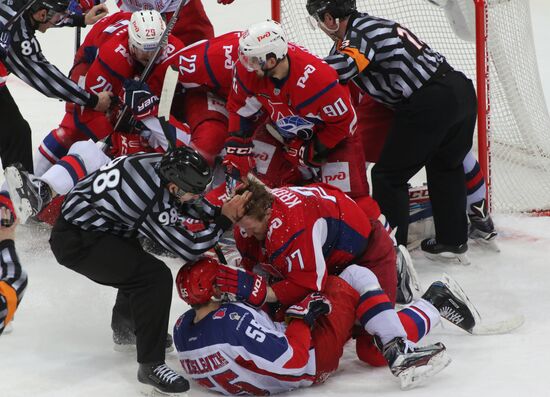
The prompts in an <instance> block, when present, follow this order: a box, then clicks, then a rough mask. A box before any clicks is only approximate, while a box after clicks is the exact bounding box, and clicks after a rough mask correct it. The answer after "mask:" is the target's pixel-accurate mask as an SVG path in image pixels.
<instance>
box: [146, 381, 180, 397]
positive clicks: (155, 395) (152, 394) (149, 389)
mask: <svg viewBox="0 0 550 397" xmlns="http://www.w3.org/2000/svg"><path fill="white" fill-rule="evenodd" d="M139 392H140V394H141V395H142V396H145V397H188V394H187V392H181V393H165V392H162V391H160V390H158V389H157V388H155V387H154V386H150V385H145V384H141V385H140V390H139Z"/></svg>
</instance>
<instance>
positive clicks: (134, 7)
mask: <svg viewBox="0 0 550 397" xmlns="http://www.w3.org/2000/svg"><path fill="white" fill-rule="evenodd" d="M94 1H95V2H98V0H94ZM81 2H82V1H81ZM86 2H87V3H89V2H90V1H89V0H88V1H86ZM99 2H105V0H99ZM180 2H183V4H182V7H181V9H180V13H179V15H178V20H177V22H176V24H175V25H174V29H172V34H173V35H174V36H175V37H177V38H178V39H180V40H181V41H183V42H184V43H185V44H191V43H194V42H196V41H199V40H204V39H211V38H212V37H214V27H213V26H212V22H210V19H209V18H208V16H207V15H206V12H205V11H204V7H203V5H202V2H201V0H181V1H180V0H117V5H118V7H119V8H120V9H121V10H122V11H129V12H135V11H141V10H155V11H158V12H160V13H161V14H163V16H164V18H165V19H166V22H169V21H170V19H171V18H172V15H174V12H175V11H176V9H177V8H178V6H179V4H180ZM232 2H233V0H220V1H218V3H220V4H230V3H232Z"/></svg>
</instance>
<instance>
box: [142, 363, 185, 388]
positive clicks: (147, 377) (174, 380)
mask: <svg viewBox="0 0 550 397" xmlns="http://www.w3.org/2000/svg"><path fill="white" fill-rule="evenodd" d="M137 378H138V380H139V381H140V382H141V383H143V384H144V385H148V386H152V387H153V390H154V391H156V392H158V393H159V394H160V395H162V396H184V395H186V394H185V392H186V391H187V390H189V382H188V381H187V380H186V379H185V378H184V377H183V376H181V375H180V374H178V373H177V372H175V371H174V370H172V369H171V368H170V367H169V366H168V365H166V363H165V362H159V363H150V364H139V370H138V374H137ZM143 390H144V391H146V390H145V389H143ZM147 391H150V390H147ZM147 394H149V395H150V393H147Z"/></svg>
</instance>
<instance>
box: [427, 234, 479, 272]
mask: <svg viewBox="0 0 550 397" xmlns="http://www.w3.org/2000/svg"><path fill="white" fill-rule="evenodd" d="M420 248H421V249H422V251H424V255H425V256H426V257H427V258H428V259H431V260H433V261H440V262H452V263H459V264H461V265H469V264H470V259H468V256H467V255H466V251H468V244H466V243H464V244H460V245H447V244H439V243H438V242H437V241H436V239H434V238H427V239H425V240H423V241H422V243H421V244H420Z"/></svg>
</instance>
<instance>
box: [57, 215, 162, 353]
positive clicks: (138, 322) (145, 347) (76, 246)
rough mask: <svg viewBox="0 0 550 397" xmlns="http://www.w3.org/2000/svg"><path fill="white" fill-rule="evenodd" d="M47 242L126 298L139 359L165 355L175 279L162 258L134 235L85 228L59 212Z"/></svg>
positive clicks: (66, 262)
mask: <svg viewBox="0 0 550 397" xmlns="http://www.w3.org/2000/svg"><path fill="white" fill-rule="evenodd" d="M50 246H51V248H52V251H53V253H54V255H55V257H56V259H57V261H58V262H59V263H60V264H62V265H63V266H66V267H67V268H69V269H71V270H74V271H75V272H77V273H80V274H82V275H84V276H86V277H88V278H89V279H90V280H92V281H95V282H96V283H99V284H103V285H109V286H111V287H114V288H118V289H119V291H121V292H122V293H124V294H125V295H126V296H127V297H128V298H129V302H130V311H131V315H132V319H133V321H134V324H135V331H136V347H137V361H138V362H139V363H153V362H160V361H164V359H165V348H166V346H165V345H166V334H167V332H168V322H169V318H170V305H171V303H172V285H173V280H172V273H171V272H170V269H169V268H168V267H167V266H166V265H165V264H164V262H162V261H160V260H159V259H157V258H155V257H154V256H152V255H151V254H149V253H147V252H145V251H144V250H143V249H142V248H141V245H140V244H139V242H138V240H137V239H136V238H123V237H118V236H115V235H112V234H109V233H103V232H88V231H84V230H82V229H80V228H79V227H77V226H74V225H72V224H70V223H68V222H66V221H65V220H64V219H63V217H62V216H60V217H59V219H58V220H57V222H56V224H55V225H54V227H53V229H52V234H51V236H50ZM92 301H93V297H90V301H88V302H84V303H85V304H89V303H90V302H92Z"/></svg>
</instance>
